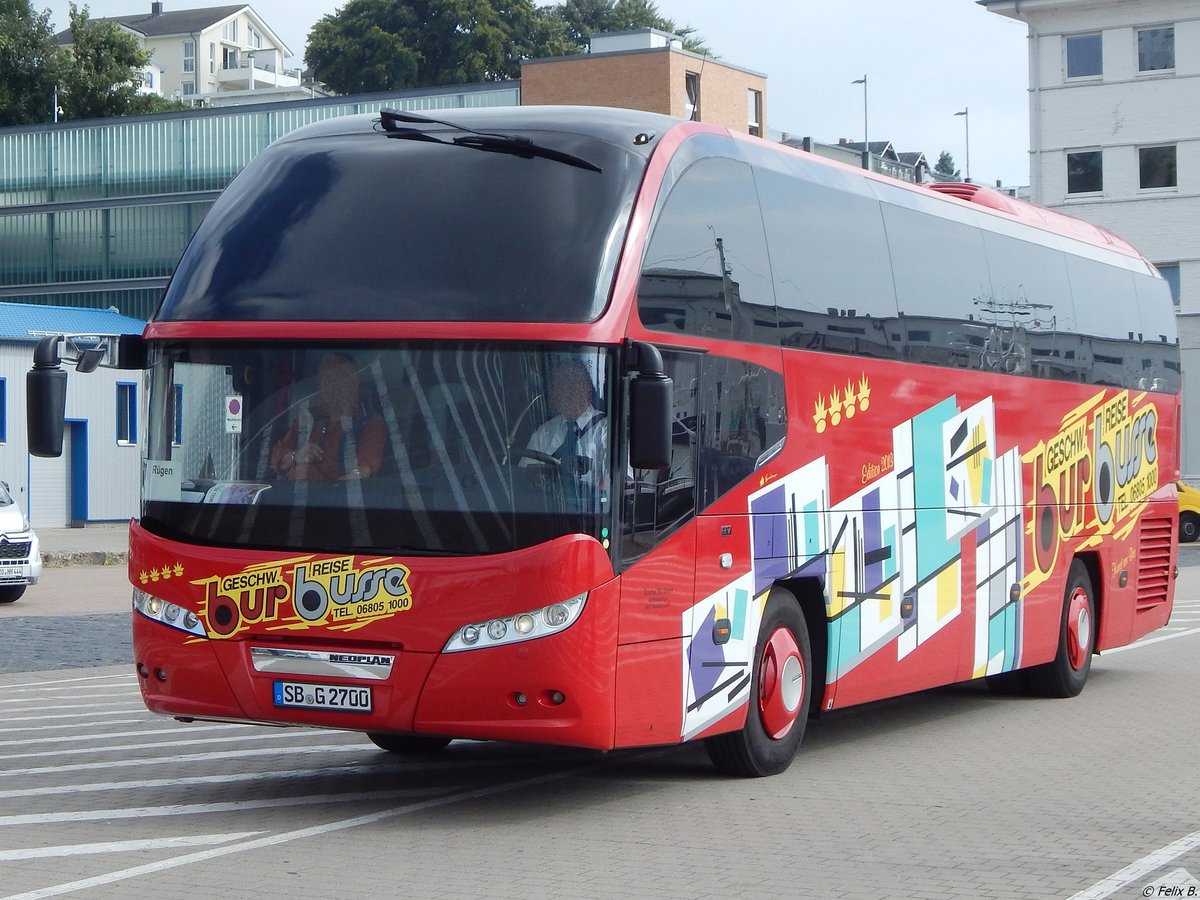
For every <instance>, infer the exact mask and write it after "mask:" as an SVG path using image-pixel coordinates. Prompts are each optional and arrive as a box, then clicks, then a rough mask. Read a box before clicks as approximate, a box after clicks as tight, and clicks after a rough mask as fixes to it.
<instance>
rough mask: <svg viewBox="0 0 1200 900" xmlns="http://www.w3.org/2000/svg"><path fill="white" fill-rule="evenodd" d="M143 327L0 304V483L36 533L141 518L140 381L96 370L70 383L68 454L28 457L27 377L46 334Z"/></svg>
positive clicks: (111, 316)
mask: <svg viewBox="0 0 1200 900" xmlns="http://www.w3.org/2000/svg"><path fill="white" fill-rule="evenodd" d="M145 324H146V323H145V322H143V321H141V320H140V319H133V318H130V317H129V316H123V315H121V314H119V313H116V312H112V311H110V310H98V309H71V308H67V307H61V306H40V305H37V304H32V303H0V480H3V481H7V482H8V485H9V487H10V488H11V489H12V493H13V496H15V497H16V498H17V500H18V502H19V503H20V505H21V508H22V509H24V510H26V511H27V512H28V513H29V519H30V521H31V522H33V526H34V528H61V527H63V526H67V525H82V524H84V523H85V522H104V521H119V520H122V519H128V518H129V517H130V516H134V515H136V514H137V510H138V495H139V484H140V477H141V447H140V444H139V439H140V435H139V429H140V427H141V426H140V422H141V421H142V416H141V408H140V407H141V404H142V402H143V396H142V394H143V391H142V373H141V372H140V371H132V372H131V371H123V370H117V369H105V368H99V369H97V370H96V371H95V372H92V373H90V374H87V375H82V374H79V373H76V372H74V371H71V370H70V368H69V367H66V366H64V368H67V369H68V377H67V414H66V420H67V424H66V430H65V432H64V436H63V454H62V456H60V457H58V458H56V459H43V458H40V457H36V456H30V455H29V443H28V439H27V434H26V427H25V422H26V406H25V374H26V373H27V372H28V371H29V369H30V367H31V366H32V365H33V348H34V346H35V345H36V344H37V342H38V340H39V339H40V338H41V337H43V336H44V335H46V334H55V333H65V334H97V333H99V334H141V332H142V328H143V327H145Z"/></svg>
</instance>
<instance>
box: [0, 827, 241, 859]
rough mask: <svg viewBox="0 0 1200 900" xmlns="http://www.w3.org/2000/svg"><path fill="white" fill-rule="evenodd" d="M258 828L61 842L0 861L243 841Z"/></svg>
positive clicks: (2, 854)
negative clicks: (141, 837) (143, 838)
mask: <svg viewBox="0 0 1200 900" xmlns="http://www.w3.org/2000/svg"><path fill="white" fill-rule="evenodd" d="M260 834H262V832H261V831H235V832H232V833H230V834H191V835H184V836H181V837H167V838H149V839H147V840H141V841H106V842H104V843H100V844H63V845H61V846H58V847H33V848H30V849H28V850H0V862H19V861H20V860H23V859H53V858H56V857H60V856H84V855H88V854H95V853H125V852H127V851H130V850H173V849H175V848H176V847H208V846H211V845H213V844H228V843H230V842H231V841H244V840H245V839H246V838H248V837H255V836H257V835H260Z"/></svg>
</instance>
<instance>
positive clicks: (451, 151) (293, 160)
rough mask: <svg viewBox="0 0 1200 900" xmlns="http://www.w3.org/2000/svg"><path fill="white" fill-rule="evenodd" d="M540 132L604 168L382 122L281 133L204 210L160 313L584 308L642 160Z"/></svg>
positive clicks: (601, 295) (329, 316) (478, 316)
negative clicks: (451, 141) (305, 136)
mask: <svg viewBox="0 0 1200 900" xmlns="http://www.w3.org/2000/svg"><path fill="white" fill-rule="evenodd" d="M537 141H538V143H539V144H542V145H546V146H550V147H552V148H554V149H558V150H562V151H564V152H568V153H573V154H575V155H576V156H580V157H582V158H584V159H586V160H588V161H589V162H590V163H592V164H594V165H596V166H598V167H599V168H600V169H601V170H602V171H601V172H595V171H591V170H588V169H583V168H579V167H577V166H572V165H567V164H565V163H562V162H557V161H553V160H548V159H541V158H534V159H524V158H522V157H520V156H510V155H506V154H501V153H488V152H484V151H480V150H475V149H469V148H466V147H456V146H448V145H445V144H431V143H426V142H423V141H406V140H391V139H388V138H387V137H384V136H383V135H382V134H362V135H351V136H342V137H329V138H315V139H312V140H306V141H292V142H286V141H285V142H283V143H279V144H276V145H274V146H273V147H271V148H269V149H268V150H266V151H265V152H264V153H262V155H260V156H259V157H258V158H257V159H256V160H255V161H254V162H252V163H251V164H250V165H249V166H247V167H246V170H245V172H244V173H243V174H242V175H239V176H238V178H236V179H235V180H234V181H233V183H232V184H230V186H229V187H228V188H226V190H225V192H224V193H223V194H222V195H221V198H220V199H219V200H218V201H217V203H216V205H215V206H214V207H213V209H212V211H211V212H210V213H209V215H208V216H207V217H206V218H205V220H204V222H203V224H202V225H201V227H200V229H199V230H198V231H197V233H196V236H195V237H194V238H193V240H192V243H191V245H190V246H189V247H188V249H187V251H186V252H185V254H184V256H183V258H182V259H181V260H180V264H179V267H178V269H177V270H176V273H175V277H174V279H173V280H172V282H171V286H170V288H168V291H167V294H166V296H165V298H164V299H163V303H162V306H161V308H160V310H159V312H158V314H157V318H158V319H159V320H160V321H170V320H189V319H191V320H204V319H227V320H239V321H245V320H257V319H270V320H311V321H330V320H341V321H354V320H358V321H364V320H391V321H428V320H441V321H456V322H464V321H486V322H588V321H592V320H593V319H595V318H597V317H598V316H599V315H600V313H601V312H602V311H603V309H604V306H605V304H606V303H607V302H608V295H609V290H610V288H611V281H612V270H613V267H614V266H615V260H616V256H617V253H618V252H619V249H620V244H621V241H622V239H623V237H624V224H625V223H626V222H627V221H628V215H629V211H630V210H631V209H632V202H633V193H634V191H635V190H636V187H637V184H638V181H639V180H640V178H641V174H642V171H643V167H644V161H643V160H642V159H641V158H640V157H638V156H636V155H635V154H633V153H632V152H626V151H623V150H620V149H618V148H616V147H615V146H613V145H612V144H609V143H605V142H602V141H599V140H596V139H589V138H585V137H581V136H577V135H562V134H553V133H548V132H539V133H538V134H537Z"/></svg>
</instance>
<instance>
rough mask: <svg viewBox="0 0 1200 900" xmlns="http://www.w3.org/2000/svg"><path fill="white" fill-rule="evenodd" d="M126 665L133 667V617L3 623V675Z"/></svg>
mask: <svg viewBox="0 0 1200 900" xmlns="http://www.w3.org/2000/svg"><path fill="white" fill-rule="evenodd" d="M18 602H20V601H18ZM126 663H128V664H130V665H132V664H133V641H132V637H131V634H130V628H129V613H109V614H107V615H95V616H17V617H12V618H5V619H4V621H3V622H2V623H0V672H38V671H43V670H47V669H74V668H80V667H83V666H116V665H124V664H126Z"/></svg>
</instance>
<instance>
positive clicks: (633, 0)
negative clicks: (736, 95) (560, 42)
mask: <svg viewBox="0 0 1200 900" xmlns="http://www.w3.org/2000/svg"><path fill="white" fill-rule="evenodd" d="M548 8H549V9H552V10H557V12H558V15H559V17H560V18H561V19H562V21H563V24H564V26H565V29H566V36H567V39H568V40H569V41H570V42H571V43H572V44H573V45H574V46H575V48H576V51H577V52H581V53H582V52H586V50H587V49H588V41H589V39H590V38H591V36H592V35H593V34H599V33H600V32H603V31H633V30H634V29H637V28H657V29H658V30H659V31H665V32H667V33H668V34H674V35H678V36H679V37H681V38H683V46H684V49H685V50H690V51H692V52H693V53H699V54H702V55H708V56H711V55H712V54H711V53H709V51H708V48H707V47H705V46H704V42H703V41H702V40H700V38H699V36H698V35H697V34H696V29H695V28H692V27H691V26H690V25H683V26H681V25H676V24H675V22H674V21H672V20H671V19H668V18H666V17H665V16H663V15H662V13H660V12H659V11H658V4H656V3H655V2H654V0H566V2H565V3H563V4H562V5H561V6H553V7H548Z"/></svg>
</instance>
